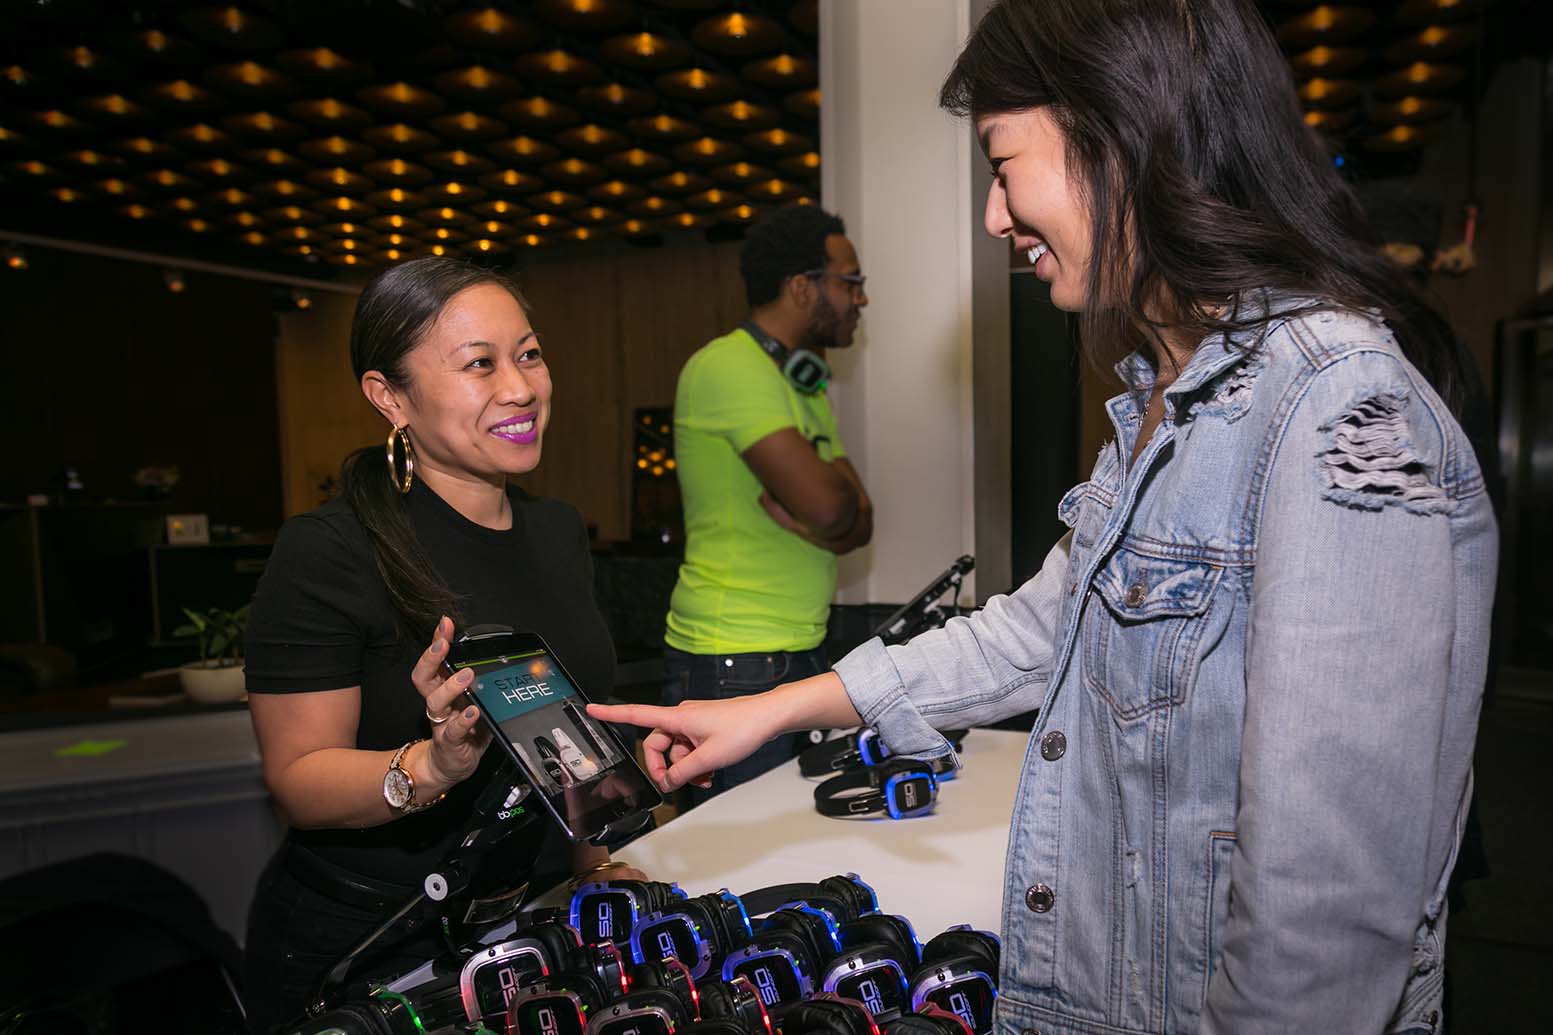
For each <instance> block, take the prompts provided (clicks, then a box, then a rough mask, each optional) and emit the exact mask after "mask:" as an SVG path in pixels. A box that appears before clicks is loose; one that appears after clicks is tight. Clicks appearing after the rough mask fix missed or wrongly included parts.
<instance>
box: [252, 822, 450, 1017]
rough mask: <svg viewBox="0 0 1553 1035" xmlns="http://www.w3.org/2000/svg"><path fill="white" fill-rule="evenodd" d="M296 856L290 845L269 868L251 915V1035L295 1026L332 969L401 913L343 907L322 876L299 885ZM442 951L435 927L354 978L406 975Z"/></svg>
mask: <svg viewBox="0 0 1553 1035" xmlns="http://www.w3.org/2000/svg"><path fill="white" fill-rule="evenodd" d="M295 851H299V849H296V848H294V847H292V846H290V845H284V846H282V847H281V849H280V851H279V852H278V853H277V854H276V856H275V858H273V859H271V860H270V864H269V865H268V866H266V867H265V869H264V873H263V874H262V875H261V876H260V877H259V886H258V889H257V891H256V892H255V893H254V899H253V905H252V906H251V907H249V910H248V940H247V944H246V947H245V948H246V951H245V958H244V968H243V969H244V975H243V993H244V996H243V998H244V999H245V1000H246V1006H247V1009H248V1030H249V1031H251V1032H253V1033H254V1035H269V1032H271V1031H272V1030H273V1029H274V1028H276V1027H277V1026H278V1025H281V1024H285V1023H286V1022H288V1021H291V1020H294V1019H296V1018H297V1017H298V1016H299V1015H300V1014H301V1013H302V1011H303V1010H305V1009H306V1008H307V1006H308V1004H309V1003H310V1002H311V1001H312V1000H313V999H314V998H315V997H316V996H317V994H318V989H319V986H320V984H322V982H323V979H324V976H325V975H326V974H327V973H328V972H329V970H330V968H331V967H333V966H334V965H335V964H336V963H337V962H339V960H340V957H342V956H344V955H345V954H346V953H347V952H349V951H350V950H351V949H352V948H354V947H355V945H356V944H357V943H358V942H360V941H361V940H362V939H363V938H365V937H366V936H367V935H368V934H370V933H371V932H372V931H373V930H374V929H376V928H377V926H378V925H379V924H381V923H382V922H383V921H384V920H386V919H388V917H389V916H391V915H392V914H393V911H394V909H393V907H388V908H387V909H386V910H374V909H369V908H363V906H362V904H361V903H360V902H352V903H347V902H342V901H340V899H339V898H338V897H334V896H331V895H329V894H327V893H325V892H324V891H322V890H320V885H321V883H322V882H320V881H319V880H317V879H316V875H310V878H309V879H308V880H307V881H306V882H304V881H303V880H301V879H298V874H297V872H294V871H295V870H296V867H294V866H288V865H287V858H288V855H289V853H292V852H295ZM411 894H413V889H409V888H406V889H405V893H404V898H405V899H406V900H407V899H408V898H409V897H410V895H411ZM397 930H398V929H396V931H397ZM390 937H391V938H392V937H393V935H392V934H391V935H390ZM442 949H443V946H442V943H441V940H440V939H439V938H438V937H437V935H436V932H435V930H434V928H433V925H431V924H425V925H424V926H423V927H422V928H421V929H420V930H419V931H417V932H416V933H414V934H412V935H410V936H408V937H404V936H400V937H398V938H395V939H394V940H393V944H392V945H390V946H388V947H386V948H384V949H383V950H382V951H376V952H372V953H370V954H369V955H368V956H367V957H366V958H365V959H364V960H362V961H361V962H360V963H359V964H358V965H357V966H356V967H353V968H352V970H351V974H352V976H353V977H360V976H362V975H363V974H364V973H367V972H370V973H372V974H374V975H377V976H383V977H387V976H392V975H397V974H401V973H404V972H405V971H408V970H412V969H414V968H415V967H417V966H419V965H421V964H422V963H425V962H426V961H427V960H428V959H430V958H431V957H432V956H435V955H437V954H438V953H440V952H441V951H442Z"/></svg>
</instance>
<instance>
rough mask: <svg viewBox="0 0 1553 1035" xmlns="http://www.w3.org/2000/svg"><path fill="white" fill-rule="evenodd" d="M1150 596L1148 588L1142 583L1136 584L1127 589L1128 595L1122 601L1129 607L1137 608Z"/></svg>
mask: <svg viewBox="0 0 1553 1035" xmlns="http://www.w3.org/2000/svg"><path fill="white" fill-rule="evenodd" d="M1148 595H1149V590H1148V587H1147V586H1145V585H1144V584H1143V583H1141V582H1134V583H1133V584H1132V585H1131V586H1128V587H1127V595H1126V596H1125V597H1123V598H1122V599H1123V600H1125V601H1126V602H1127V606H1128V607H1137V606H1138V605H1139V604H1141V603H1143V600H1144V598H1145V597H1147V596H1148Z"/></svg>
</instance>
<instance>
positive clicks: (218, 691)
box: [178, 658, 247, 704]
mask: <svg viewBox="0 0 1553 1035" xmlns="http://www.w3.org/2000/svg"><path fill="white" fill-rule="evenodd" d="M178 682H179V683H180V684H182V686H183V692H184V693H186V694H188V695H189V699H190V700H191V701H198V702H199V703H200V704H226V703H228V702H231V701H241V700H242V699H243V697H244V695H245V694H246V693H247V686H246V684H245V683H244V682H243V663H242V661H240V660H234V659H231V658H227V659H224V660H221V661H191V662H189V663H188V664H187V665H184V666H182V667H180V668H179V669H178Z"/></svg>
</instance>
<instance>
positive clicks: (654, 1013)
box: [588, 1006, 675, 1035]
mask: <svg viewBox="0 0 1553 1035" xmlns="http://www.w3.org/2000/svg"><path fill="white" fill-rule="evenodd" d="M674 1028H675V1025H674V1019H673V1018H672V1017H670V1016H669V1015H668V1014H667V1013H666V1012H665V1011H663V1010H658V1009H641V1010H628V1009H626V1008H625V1007H623V1006H616V1007H613V1008H612V1009H610V1010H608V1011H606V1012H605V1013H602V1014H600V1015H599V1016H597V1017H595V1018H594V1019H593V1021H592V1022H591V1023H590V1024H589V1025H588V1035H674Z"/></svg>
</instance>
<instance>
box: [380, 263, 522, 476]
mask: <svg viewBox="0 0 1553 1035" xmlns="http://www.w3.org/2000/svg"><path fill="white" fill-rule="evenodd" d="M404 365H405V370H406V372H407V373H408V374H409V379H410V385H409V391H408V392H401V393H398V399H399V401H400V404H401V407H402V410H403V413H402V422H403V423H407V424H409V426H410V434H411V436H412V439H413V441H414V443H415V452H416V462H417V463H418V464H426V465H427V466H429V467H430V468H432V469H433V470H440V471H444V472H447V473H450V474H463V475H475V476H478V477H483V478H487V479H492V478H495V477H499V476H506V475H516V474H524V473H526V472H528V471H532V470H533V469H534V467H535V466H536V465H537V464H538V463H539V454H540V447H541V441H542V439H543V436H544V431H545V426H546V425H547V424H548V423H549V421H550V371H549V368H547V367H546V366H545V360H544V357H543V355H542V354H541V352H540V348H539V339H538V337H537V336H536V335H535V333H534V329H533V328H532V327H531V326H530V325H529V321H528V314H527V313H525V312H524V311H523V307H522V306H521V305H519V304H518V300H517V299H515V298H513V297H512V294H511V293H510V292H508V291H507V290H506V289H505V288H503V287H502V286H501V285H499V284H477V285H475V286H474V287H470V288H465V289H464V290H463V291H460V292H459V293H458V294H456V295H454V296H453V297H452V298H451V299H449V300H448V303H447V305H445V306H444V307H443V309H442V312H441V313H439V314H438V316H437V319H436V321H435V322H433V324H432V325H431V328H430V329H429V330H428V331H427V332H426V335H425V337H423V338H422V339H421V341H420V342H419V343H418V344H417V345H416V346H415V347H414V348H413V349H411V350H410V352H409V354H408V355H406V356H405V361H404Z"/></svg>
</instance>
